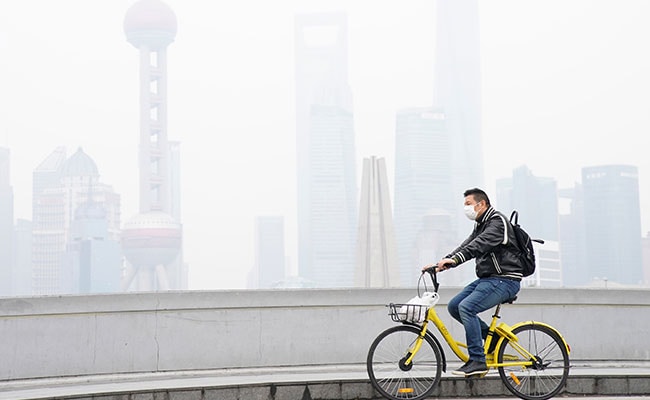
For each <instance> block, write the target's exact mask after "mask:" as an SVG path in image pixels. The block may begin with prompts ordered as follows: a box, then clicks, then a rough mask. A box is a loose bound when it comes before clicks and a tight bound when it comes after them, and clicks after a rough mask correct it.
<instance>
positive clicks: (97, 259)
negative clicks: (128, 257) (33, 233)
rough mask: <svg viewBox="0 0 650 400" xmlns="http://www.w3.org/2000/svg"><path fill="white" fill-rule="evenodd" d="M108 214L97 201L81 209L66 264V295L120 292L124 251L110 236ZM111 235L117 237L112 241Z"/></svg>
mask: <svg viewBox="0 0 650 400" xmlns="http://www.w3.org/2000/svg"><path fill="white" fill-rule="evenodd" d="M107 217H108V215H107V212H106V210H105V209H104V207H102V206H101V205H99V204H98V203H96V202H95V200H94V195H93V193H92V187H89V190H88V200H87V201H86V202H85V203H83V204H81V205H80V206H78V207H77V209H76V210H75V212H74V218H73V220H72V221H71V223H70V234H69V237H68V242H67V246H66V252H65V255H64V261H63V274H64V279H63V280H62V281H63V285H64V286H63V288H64V291H65V293H112V292H118V291H119V290H120V278H121V275H122V268H121V265H122V251H121V249H120V244H119V242H118V241H117V240H115V235H114V234H113V235H110V234H109V225H108V218H107ZM111 236H113V237H112V238H111Z"/></svg>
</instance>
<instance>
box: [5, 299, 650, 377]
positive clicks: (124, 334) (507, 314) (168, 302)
mask: <svg viewBox="0 0 650 400" xmlns="http://www.w3.org/2000/svg"><path fill="white" fill-rule="evenodd" d="M457 291H458V288H445V289H443V290H441V298H442V300H441V302H440V303H439V305H438V310H439V311H438V313H439V314H440V315H441V317H442V318H443V320H444V321H445V322H446V323H447V326H448V328H449V330H450V331H451V333H452V334H453V335H454V336H456V337H457V338H458V339H463V338H464V336H463V335H464V333H463V330H462V327H461V325H460V324H458V323H456V322H455V321H451V319H450V317H449V316H448V313H447V311H446V301H447V300H448V299H450V298H451V297H452V296H453V295H454V294H455V293H456V292H457ZM414 294H415V293H414V290H413V289H369V290H313V289H309V290H277V291H271V290H268V291H262V290H258V291H192V292H162V293H131V294H118V295H94V296H46V297H29V298H5V299H0V332H2V338H3V340H1V341H0V360H2V362H1V363H0V380H10V379H22V378H36V377H53V376H76V375H87V374H107V373H128V372H156V371H170V370H202V369H214V368H237V367H256V366H287V365H319V364H348V363H354V364H359V363H365V358H366V353H367V351H368V347H369V345H370V343H371V342H372V340H373V339H374V338H375V336H377V334H378V333H379V332H380V331H382V330H383V329H386V328H388V327H390V326H392V325H394V323H393V322H392V321H391V320H390V318H389V317H388V316H387V309H386V307H385V304H387V303H390V302H406V301H407V300H408V299H410V298H411V297H412V296H413V295H414ZM484 316H485V318H486V319H487V318H489V317H490V313H489V312H486V314H485V315H484ZM531 319H532V320H538V321H543V322H546V323H549V324H551V325H553V326H555V327H556V328H558V329H559V330H560V331H561V332H562V333H563V335H564V337H565V338H566V340H567V341H568V342H569V344H570V346H571V349H572V354H571V356H572V359H573V360H576V361H577V360H644V361H648V360H650V346H648V337H650V323H649V322H648V321H650V291H647V290H646V291H643V290H600V289H584V290H576V289H573V290H565V289H523V290H522V291H521V292H520V294H519V300H517V302H516V303H515V304H514V305H507V306H505V307H504V308H503V310H502V321H504V322H506V323H508V324H511V325H512V324H514V323H515V322H518V321H522V320H531ZM444 347H445V352H446V353H447V357H450V358H451V357H454V356H453V354H452V353H451V351H449V349H448V348H446V345H444Z"/></svg>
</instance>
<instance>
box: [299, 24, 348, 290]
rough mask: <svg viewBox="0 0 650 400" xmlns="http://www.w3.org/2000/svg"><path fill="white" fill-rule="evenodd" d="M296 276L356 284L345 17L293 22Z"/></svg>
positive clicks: (337, 284) (319, 281)
mask: <svg viewBox="0 0 650 400" xmlns="http://www.w3.org/2000/svg"><path fill="white" fill-rule="evenodd" d="M295 63H296V64H295V65H296V66H295V74H296V75H295V80H296V85H295V90H296V150H297V185H298V187H297V196H298V199H297V200H298V210H297V211H298V273H299V275H300V276H301V277H302V278H305V279H308V280H311V281H313V282H315V284H316V285H317V286H322V287H347V286H352V285H353V284H354V258H355V249H356V225H357V195H356V193H357V191H356V172H355V148H354V129H353V114H352V96H351V92H350V88H349V86H348V77H347V76H348V71H347V63H348V61H347V17H346V15H345V14H341V13H334V14H304V15H297V16H296V18H295Z"/></svg>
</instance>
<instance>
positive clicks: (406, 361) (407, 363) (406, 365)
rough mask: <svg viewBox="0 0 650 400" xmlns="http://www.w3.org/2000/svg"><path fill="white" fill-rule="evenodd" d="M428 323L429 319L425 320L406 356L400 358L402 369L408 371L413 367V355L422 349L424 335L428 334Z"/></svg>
mask: <svg viewBox="0 0 650 400" xmlns="http://www.w3.org/2000/svg"><path fill="white" fill-rule="evenodd" d="M427 325H429V321H428V320H425V321H424V322H423V323H422V329H420V334H419V335H418V337H417V339H415V341H414V342H413V343H412V344H411V346H409V348H408V350H407V351H406V354H405V355H404V357H403V358H402V359H401V360H400V362H399V367H400V369H401V370H402V371H408V370H409V369H411V367H412V365H413V364H412V363H413V357H415V355H416V354H417V352H418V351H419V350H420V347H422V341H423V340H424V337H425V336H426V334H427Z"/></svg>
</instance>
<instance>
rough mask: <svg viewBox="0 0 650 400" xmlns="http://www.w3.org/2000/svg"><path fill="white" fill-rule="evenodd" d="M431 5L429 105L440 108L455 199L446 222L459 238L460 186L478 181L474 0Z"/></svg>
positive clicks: (462, 228)
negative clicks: (433, 40) (433, 32)
mask: <svg viewBox="0 0 650 400" xmlns="http://www.w3.org/2000/svg"><path fill="white" fill-rule="evenodd" d="M436 5H437V7H436V15H437V18H436V53H435V67H434V68H435V71H434V73H435V75H434V88H433V91H434V96H433V105H434V107H440V108H442V109H443V112H444V114H445V124H446V129H447V132H448V135H449V138H450V139H451V142H450V145H451V149H450V154H451V156H452V159H451V164H450V170H449V174H450V175H451V191H452V193H453V195H454V199H456V200H457V202H456V203H454V210H453V214H452V215H453V216H454V218H452V225H453V226H454V227H455V228H456V229H457V230H458V232H457V236H458V237H459V238H464V237H465V236H466V234H467V232H466V229H465V228H466V227H469V225H468V224H467V223H466V222H467V220H466V219H464V217H463V215H462V207H460V205H461V204H462V199H463V192H464V191H465V189H468V188H470V187H481V186H482V185H483V149H482V137H481V63H480V58H481V51H480V32H479V13H478V0H437V3H436ZM460 221H463V223H460Z"/></svg>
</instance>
